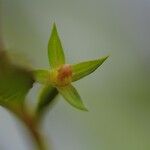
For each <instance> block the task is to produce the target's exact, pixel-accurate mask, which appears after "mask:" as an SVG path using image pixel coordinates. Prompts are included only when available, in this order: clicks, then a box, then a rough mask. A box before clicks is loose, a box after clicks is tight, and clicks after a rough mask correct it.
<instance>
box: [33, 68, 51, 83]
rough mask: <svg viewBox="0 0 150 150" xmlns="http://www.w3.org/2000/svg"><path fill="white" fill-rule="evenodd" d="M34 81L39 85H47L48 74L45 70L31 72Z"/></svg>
mask: <svg viewBox="0 0 150 150" xmlns="http://www.w3.org/2000/svg"><path fill="white" fill-rule="evenodd" d="M33 75H34V79H35V81H37V82H39V83H41V84H48V80H49V76H50V75H49V72H48V71H47V70H34V71H33Z"/></svg>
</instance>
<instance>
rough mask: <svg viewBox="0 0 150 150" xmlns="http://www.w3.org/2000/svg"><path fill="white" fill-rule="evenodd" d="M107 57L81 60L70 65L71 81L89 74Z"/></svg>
mask: <svg viewBox="0 0 150 150" xmlns="http://www.w3.org/2000/svg"><path fill="white" fill-rule="evenodd" d="M107 58H108V56H107V57H103V58H100V59H97V60H92V61H87V62H81V63H79V64H75V65H72V70H73V75H72V81H76V80H79V79H81V78H83V77H85V76H87V75H89V74H91V73H92V72H93V71H95V70H96V69H97V68H98V67H99V66H100V65H101V64H102V63H103V62H104V61H105V60H106V59H107Z"/></svg>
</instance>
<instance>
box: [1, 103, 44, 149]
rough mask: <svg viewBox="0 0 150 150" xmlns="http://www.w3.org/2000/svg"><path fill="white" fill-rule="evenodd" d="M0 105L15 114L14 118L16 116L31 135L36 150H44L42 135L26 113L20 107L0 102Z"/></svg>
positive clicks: (35, 123)
mask: <svg viewBox="0 0 150 150" xmlns="http://www.w3.org/2000/svg"><path fill="white" fill-rule="evenodd" d="M0 105H1V106H3V107H5V108H7V109H8V110H9V111H10V112H12V113H13V114H15V116H17V117H18V118H19V119H20V120H21V121H22V122H23V123H24V124H25V125H26V127H27V128H28V130H29V131H30V133H31V136H32V139H33V140H34V142H35V143H36V145H37V148H38V149H37V150H46V146H45V143H44V141H43V138H42V135H41V134H40V132H39V129H38V126H37V122H36V121H35V120H34V119H33V117H32V116H31V115H30V114H29V113H27V111H26V110H25V109H20V107H18V106H17V105H12V104H8V103H4V102H3V103H2V102H0Z"/></svg>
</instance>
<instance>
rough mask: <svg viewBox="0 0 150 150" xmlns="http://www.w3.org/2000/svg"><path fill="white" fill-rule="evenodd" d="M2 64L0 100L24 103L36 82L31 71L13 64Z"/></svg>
mask: <svg viewBox="0 0 150 150" xmlns="http://www.w3.org/2000/svg"><path fill="white" fill-rule="evenodd" d="M1 66H3V67H2V68H0V101H5V102H9V101H16V102H17V103H22V102H23V101H24V99H25V96H26V94H27V93H28V91H29V89H30V88H32V85H33V82H34V79H33V76H32V74H31V72H30V71H29V70H27V69H24V68H21V67H18V66H14V65H11V64H9V65H7V66H5V65H2V64H1Z"/></svg>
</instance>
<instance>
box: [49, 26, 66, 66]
mask: <svg viewBox="0 0 150 150" xmlns="http://www.w3.org/2000/svg"><path fill="white" fill-rule="evenodd" d="M48 57H49V63H50V65H51V67H52V68H56V67H59V66H60V65H61V64H64V63H65V56H64V52H63V48H62V45H61V41H60V38H59V36H58V32H57V29H56V25H55V24H54V25H53V29H52V33H51V37H50V40H49V43H48Z"/></svg>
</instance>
